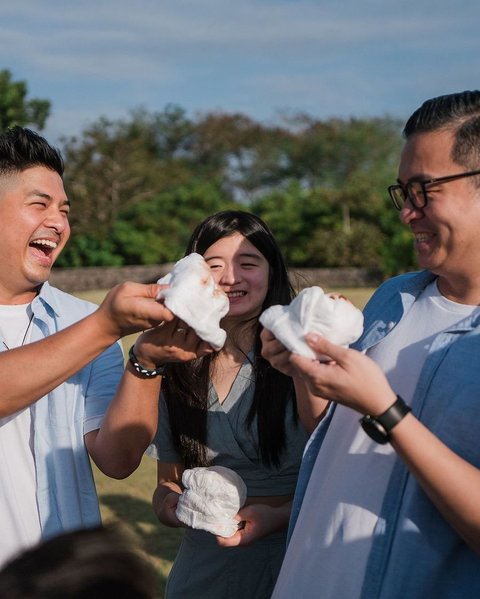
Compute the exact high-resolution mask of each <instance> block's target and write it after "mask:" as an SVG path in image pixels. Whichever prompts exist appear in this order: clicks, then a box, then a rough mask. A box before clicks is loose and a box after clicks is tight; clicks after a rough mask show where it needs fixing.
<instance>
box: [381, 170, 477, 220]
mask: <svg viewBox="0 0 480 599" xmlns="http://www.w3.org/2000/svg"><path fill="white" fill-rule="evenodd" d="M476 175H480V170H478V171H467V172H465V173H457V174H456V175H447V176H446V177H436V178H434V179H427V180H421V179H412V180H410V181H409V182H408V183H407V184H406V185H402V184H401V183H397V184H396V185H390V186H389V187H388V193H389V195H390V199H391V200H392V202H393V205H394V206H395V208H396V209H397V210H401V209H402V208H403V205H404V204H405V202H406V201H407V198H408V199H409V200H410V202H411V204H412V206H414V207H415V208H425V206H426V205H427V204H428V195H427V189H426V187H427V185H433V184H435V183H447V182H448V181H455V180H456V179H463V178H464V177H475V176H476ZM412 185H420V189H421V192H422V198H423V203H420V202H418V201H417V199H416V197H415V195H414V194H413V193H412V191H411V190H412ZM397 190H401V191H402V194H403V202H402V203H400V202H399V200H398V199H397V198H396V197H395V194H396V192H397Z"/></svg>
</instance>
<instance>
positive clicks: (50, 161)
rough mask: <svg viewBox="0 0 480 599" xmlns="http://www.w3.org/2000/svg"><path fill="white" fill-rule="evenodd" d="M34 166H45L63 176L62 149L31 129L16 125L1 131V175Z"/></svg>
mask: <svg viewBox="0 0 480 599" xmlns="http://www.w3.org/2000/svg"><path fill="white" fill-rule="evenodd" d="M33 166H44V167H46V168H48V169H50V170H52V171H55V172H57V173H58V174H59V175H60V177H62V176H63V172H64V163H63V158H62V155H61V154H60V151H59V150H58V149H56V148H54V147H52V146H51V145H50V144H49V143H48V142H47V140H46V139H45V138H44V137H42V136H41V135H38V133H35V132H34V131H32V130H31V129H26V128H24V127H20V126H18V125H17V126H15V127H10V128H8V129H6V130H5V131H3V132H1V133H0V175H9V174H13V173H19V172H22V171H24V170H26V169H27V168H31V167H33Z"/></svg>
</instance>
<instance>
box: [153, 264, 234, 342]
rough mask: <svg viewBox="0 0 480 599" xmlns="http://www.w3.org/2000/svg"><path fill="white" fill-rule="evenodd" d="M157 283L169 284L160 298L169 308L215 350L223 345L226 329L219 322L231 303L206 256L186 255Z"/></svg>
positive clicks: (158, 297) (160, 294)
mask: <svg viewBox="0 0 480 599" xmlns="http://www.w3.org/2000/svg"><path fill="white" fill-rule="evenodd" d="M157 283H160V284H168V285H170V287H168V289H164V290H163V291H160V293H159V294H158V296H157V299H160V298H164V300H165V305H166V306H167V308H168V309H169V310H170V311H171V312H173V313H174V314H175V316H178V318H180V319H181V320H183V321H184V322H185V323H186V324H187V325H188V326H189V327H191V328H192V329H193V330H194V331H195V333H197V335H198V336H199V337H200V339H203V340H204V341H207V342H208V343H210V345H211V346H212V347H213V349H214V350H216V351H218V350H220V349H222V347H223V346H224V344H225V340H226V338H227V333H226V332H225V331H224V330H223V329H221V328H220V324H219V323H220V320H221V319H222V318H223V317H224V316H225V315H226V314H227V312H228V310H229V307H230V305H229V301H228V297H227V295H226V294H225V293H224V291H223V290H222V289H220V287H219V286H218V285H217V284H216V283H215V280H214V278H213V276H212V273H211V271H210V267H209V266H208V264H207V263H206V262H205V260H204V259H203V256H201V255H200V254H196V253H193V254H189V255H188V256H185V258H182V259H181V260H179V261H178V262H177V263H176V264H175V265H174V267H173V269H172V271H171V272H169V273H168V274H167V275H165V276H164V277H162V278H161V279H159V280H158V281H157Z"/></svg>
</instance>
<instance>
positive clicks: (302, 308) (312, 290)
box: [260, 287, 363, 359]
mask: <svg viewBox="0 0 480 599" xmlns="http://www.w3.org/2000/svg"><path fill="white" fill-rule="evenodd" d="M260 322H261V323H262V325H263V326H264V327H265V328H266V329H268V330H269V331H271V332H272V333H273V334H274V335H275V337H276V338H277V339H278V340H279V341H280V342H281V343H282V344H283V345H284V346H285V347H286V348H287V349H288V350H290V351H291V352H293V353H295V354H298V355H300V356H304V357H305V358H312V359H316V358H318V356H316V355H315V352H314V351H313V350H312V349H311V348H310V347H309V345H308V344H307V343H306V342H305V335H306V334H307V333H318V334H320V335H322V337H325V338H326V339H328V340H329V341H331V342H332V343H336V344H337V345H343V346H347V345H350V343H353V342H354V341H356V340H357V339H358V338H359V337H360V335H361V334H362V332H363V314H362V312H361V311H360V310H359V309H358V308H356V307H355V306H354V305H353V304H352V303H351V302H349V301H348V300H347V299H345V298H343V297H334V296H332V295H330V294H327V293H325V292H324V291H323V289H322V288H321V287H308V288H306V289H303V291H301V292H300V293H299V294H298V295H297V297H296V298H294V299H293V300H292V302H291V303H290V304H289V305H287V306H278V305H277V306H271V307H270V308H267V309H266V310H265V312H263V313H262V314H261V316H260Z"/></svg>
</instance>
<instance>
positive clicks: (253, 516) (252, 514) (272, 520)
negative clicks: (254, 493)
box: [217, 501, 292, 547]
mask: <svg viewBox="0 0 480 599" xmlns="http://www.w3.org/2000/svg"><path fill="white" fill-rule="evenodd" d="M291 507H292V502H291V501H288V502H287V503H285V504H284V505H281V506H279V507H272V506H270V505H266V504H263V503H256V504H251V505H247V506H245V507H244V508H242V509H241V510H240V511H239V512H238V514H237V517H236V519H237V520H238V523H239V528H238V530H237V532H236V533H235V534H234V535H233V536H232V537H218V536H217V542H218V544H219V545H220V546H222V547H237V546H239V545H250V543H253V542H254V541H257V540H258V539H262V538H263V537H266V536H267V535H269V534H272V533H274V532H277V531H279V530H282V529H284V528H286V527H287V526H288V519H289V517H290V510H291Z"/></svg>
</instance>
